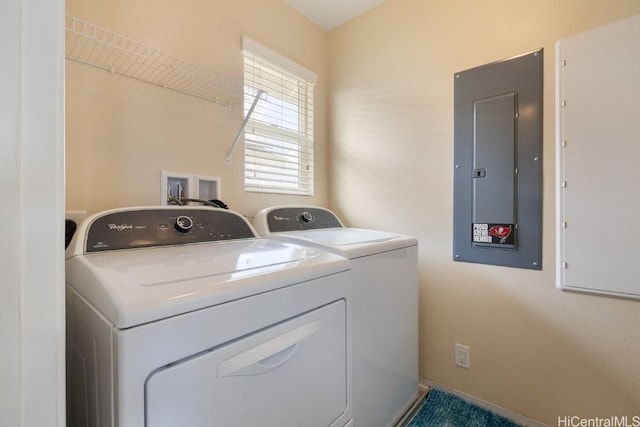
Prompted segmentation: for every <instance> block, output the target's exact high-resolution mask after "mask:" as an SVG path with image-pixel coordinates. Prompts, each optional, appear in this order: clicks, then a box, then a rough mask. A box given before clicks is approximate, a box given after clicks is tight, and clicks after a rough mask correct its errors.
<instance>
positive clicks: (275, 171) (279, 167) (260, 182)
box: [243, 37, 317, 196]
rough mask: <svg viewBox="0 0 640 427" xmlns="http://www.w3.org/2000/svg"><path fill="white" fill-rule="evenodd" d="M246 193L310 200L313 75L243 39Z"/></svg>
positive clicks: (311, 188)
mask: <svg viewBox="0 0 640 427" xmlns="http://www.w3.org/2000/svg"><path fill="white" fill-rule="evenodd" d="M243 51H244V90H245V95H244V110H245V115H246V114H247V113H248V111H249V109H250V108H251V105H252V104H253V102H254V99H255V97H256V96H257V95H258V94H259V96H260V97H259V100H258V102H257V104H256V107H255V109H254V111H253V114H251V117H250V119H249V121H248V122H247V126H246V128H245V131H244V165H245V166H244V168H245V172H244V188H245V190H246V191H257V192H266V193H282V194H299V195H308V196H311V195H313V86H314V85H315V82H316V80H317V76H316V74H315V73H313V72H311V71H309V70H307V69H305V68H304V67H302V66H300V65H298V64H296V63H294V62H292V61H290V60H289V59H287V58H285V57H283V56H281V55H279V54H277V53H275V52H273V51H271V50H270V49H268V48H266V47H264V46H262V45H260V44H258V43H256V42H255V41H253V40H251V39H249V38H247V37H245V38H244V39H243Z"/></svg>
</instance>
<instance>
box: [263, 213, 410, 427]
mask: <svg viewBox="0 0 640 427" xmlns="http://www.w3.org/2000/svg"><path fill="white" fill-rule="evenodd" d="M254 227H255V228H256V231H258V234H261V235H263V236H269V237H271V238H279V239H283V240H286V241H290V242H297V243H300V244H305V245H309V246H311V247H317V248H322V249H325V250H327V251H330V252H332V253H335V254H338V255H341V256H344V257H346V258H349V259H350V260H351V273H352V278H353V283H352V289H351V291H352V300H351V308H352V316H351V320H352V338H353V422H354V426H355V427H389V426H393V425H395V423H396V422H397V421H398V420H399V419H400V418H401V417H402V415H404V413H405V412H406V411H407V410H408V409H410V407H411V406H412V404H413V403H414V401H415V400H416V398H417V396H418V242H417V240H416V239H415V238H412V237H407V236H402V235H398V234H393V233H386V232H381V231H374V230H363V229H356V228H346V227H344V226H343V224H342V223H341V222H340V220H339V219H338V218H337V217H336V215H335V214H334V213H333V212H331V211H329V210H327V209H324V208H319V207H312V206H279V207H271V208H267V209H263V210H262V211H260V212H259V213H258V214H257V215H256V217H255V220H254Z"/></svg>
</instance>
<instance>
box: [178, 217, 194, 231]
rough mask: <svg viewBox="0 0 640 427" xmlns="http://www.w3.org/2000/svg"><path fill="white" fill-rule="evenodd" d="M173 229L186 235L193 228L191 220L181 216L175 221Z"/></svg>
mask: <svg viewBox="0 0 640 427" xmlns="http://www.w3.org/2000/svg"><path fill="white" fill-rule="evenodd" d="M175 227H176V230H178V231H180V232H182V233H186V232H187V231H189V230H191V227H193V220H192V219H191V218H189V217H188V216H185V215H181V216H179V217H178V218H177V219H176V223H175Z"/></svg>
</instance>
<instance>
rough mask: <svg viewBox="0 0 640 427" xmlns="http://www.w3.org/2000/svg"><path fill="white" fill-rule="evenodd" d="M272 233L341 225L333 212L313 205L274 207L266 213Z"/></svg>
mask: <svg viewBox="0 0 640 427" xmlns="http://www.w3.org/2000/svg"><path fill="white" fill-rule="evenodd" d="M267 225H268V227H269V231H270V232H272V233H278V232H284V231H300V230H315V229H321V228H336V227H342V224H341V223H340V221H339V220H338V218H337V217H336V216H335V215H334V214H333V212H331V211H329V210H327V209H322V208H314V207H282V208H275V209H273V210H271V211H269V213H268V214H267Z"/></svg>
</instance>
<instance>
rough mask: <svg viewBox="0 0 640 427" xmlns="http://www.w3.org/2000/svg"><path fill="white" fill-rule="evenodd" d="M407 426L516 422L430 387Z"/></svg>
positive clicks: (497, 426) (508, 425)
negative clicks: (422, 402)
mask: <svg viewBox="0 0 640 427" xmlns="http://www.w3.org/2000/svg"><path fill="white" fill-rule="evenodd" d="M407 427H518V424H514V423H513V422H512V421H509V420H507V419H506V418H504V417H501V416H500V415H496V414H494V413H493V412H490V411H487V410H486V409H483V408H480V407H478V406H475V405H473V404H471V403H468V402H465V401H464V400H462V399H460V398H459V397H457V396H454V395H453V394H450V393H446V392H444V391H441V390H435V389H431V390H429V394H428V395H427V398H426V399H425V401H424V404H423V405H422V408H420V411H418V413H417V414H416V415H415V416H414V417H413V419H412V420H411V422H409V424H408V425H407Z"/></svg>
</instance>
